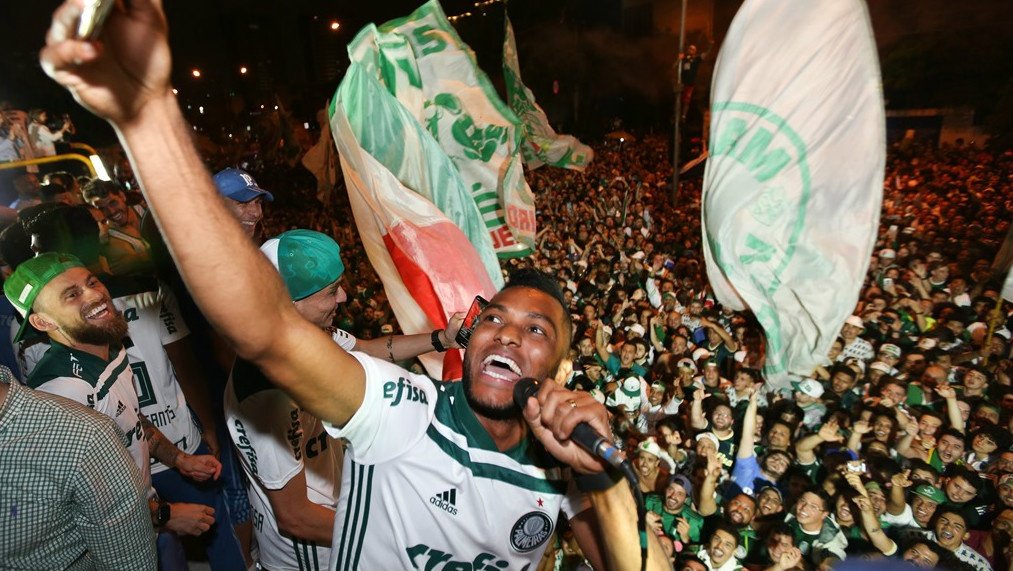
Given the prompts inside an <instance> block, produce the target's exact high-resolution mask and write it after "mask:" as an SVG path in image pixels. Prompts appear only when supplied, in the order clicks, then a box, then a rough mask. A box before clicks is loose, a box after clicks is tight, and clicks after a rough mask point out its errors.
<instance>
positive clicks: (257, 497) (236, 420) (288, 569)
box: [224, 359, 342, 571]
mask: <svg viewBox="0 0 1013 571" xmlns="http://www.w3.org/2000/svg"><path fill="white" fill-rule="evenodd" d="M224 400H225V423H226V425H227V426H228V427H229V435H230V436H231V437H232V442H233V444H234V446H235V448H236V454H237V456H238V457H239V459H240V462H241V464H242V466H243V471H244V472H245V473H246V476H247V486H246V488H247V491H248V492H249V494H248V495H249V497H250V506H251V507H252V508H253V513H254V515H253V532H254V534H255V535H256V537H257V544H258V545H259V546H260V560H259V562H260V563H262V564H263V566H264V568H266V569H271V570H272V571H303V570H307V571H316V570H319V569H327V565H328V563H329V562H330V557H331V549H330V545H317V544H316V543H313V542H308V541H305V540H300V539H298V538H294V537H291V536H287V535H284V534H282V533H281V532H280V531H279V530H278V521H277V518H276V517H275V514H274V509H273V508H272V507H271V502H270V500H269V499H268V495H267V492H268V490H280V489H281V488H283V487H285V485H286V484H288V483H289V481H290V480H291V479H292V478H293V477H295V476H297V475H298V474H299V473H304V474H305V476H306V497H307V499H309V501H311V502H313V503H315V504H319V505H322V506H326V507H328V508H330V509H334V506H335V503H337V489H336V486H337V484H338V477H339V473H340V462H341V447H342V443H341V442H340V441H338V440H335V439H333V438H331V437H330V436H329V435H328V434H327V433H326V432H325V431H324V426H323V423H322V422H321V421H320V420H319V419H318V418H316V417H315V416H313V415H312V414H310V413H308V412H306V411H305V410H303V409H302V408H301V407H300V406H299V405H298V404H296V403H295V401H293V400H292V399H291V397H289V396H288V395H287V394H285V393H284V392H282V391H281V390H280V389H278V388H277V387H275V386H274V385H273V384H272V383H271V382H270V381H269V380H268V379H267V378H266V377H264V375H263V373H261V372H260V369H258V368H257V367H256V365H253V364H251V363H249V362H247V361H243V360H242V359H237V360H236V364H235V365H234V366H233V367H232V374H231V375H230V377H229V382H228V385H226V387H225V398H224Z"/></svg>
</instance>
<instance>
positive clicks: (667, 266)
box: [662, 260, 675, 271]
mask: <svg viewBox="0 0 1013 571" xmlns="http://www.w3.org/2000/svg"><path fill="white" fill-rule="evenodd" d="M662 265H663V266H664V267H665V269H666V270H668V271H672V270H674V269H675V262H674V261H672V260H665V263H664V264H662Z"/></svg>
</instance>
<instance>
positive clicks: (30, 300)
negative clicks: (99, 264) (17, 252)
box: [4, 252, 84, 343]
mask: <svg viewBox="0 0 1013 571" xmlns="http://www.w3.org/2000/svg"><path fill="white" fill-rule="evenodd" d="M83 267H84V264H82V263H81V260H78V259H77V258H76V257H74V256H71V255H70V254H61V253H58V252H47V253H45V254H39V255H38V256H36V257H34V258H31V259H29V260H26V261H24V262H22V263H21V264H20V265H19V266H18V267H17V269H15V270H14V273H12V274H11V275H10V277H9V278H7V280H6V281H5V282H4V295H6V296H7V299H8V300H10V302H11V305H13V306H14V309H16V310H18V313H20V314H21V317H23V318H24V321H23V322H22V323H21V327H20V328H19V329H18V334H17V335H15V336H14V342H15V343H16V342H18V341H21V339H22V337H24V335H25V333H26V331H28V330H29V329H34V328H32V326H31V325H29V324H28V316H29V315H30V314H31V313H32V305H34V304H35V298H37V297H39V292H41V291H42V288H44V287H46V284H48V283H49V282H51V281H53V278H55V277H56V276H58V275H60V274H62V273H63V272H65V271H67V270H69V269H71V268H83Z"/></svg>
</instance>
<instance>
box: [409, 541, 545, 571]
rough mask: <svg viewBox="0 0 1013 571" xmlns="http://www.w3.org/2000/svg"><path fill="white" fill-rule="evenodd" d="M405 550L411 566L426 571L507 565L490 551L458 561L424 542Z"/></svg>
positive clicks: (477, 570) (497, 569)
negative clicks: (468, 559)
mask: <svg viewBox="0 0 1013 571" xmlns="http://www.w3.org/2000/svg"><path fill="white" fill-rule="evenodd" d="M405 551H406V552H407V553H408V558H409V559H410V560H411V562H412V567H414V568H415V569H425V570H427V571H450V570H453V571H501V570H502V569H506V568H507V566H508V565H509V563H508V562H506V561H504V560H502V559H500V558H499V557H496V556H495V555H493V554H492V553H485V552H482V553H479V554H478V556H477V557H475V558H474V559H472V560H471V561H460V560H457V559H455V557H456V556H455V555H454V554H453V553H447V552H446V551H440V550H439V549H435V548H432V547H429V546H428V545H426V544H424V543H420V544H418V545H416V546H414V547H409V548H408V549H406V550H405ZM527 568H528V566H527V565H525V566H524V567H523V568H522V569H521V571H525V570H526V569H527Z"/></svg>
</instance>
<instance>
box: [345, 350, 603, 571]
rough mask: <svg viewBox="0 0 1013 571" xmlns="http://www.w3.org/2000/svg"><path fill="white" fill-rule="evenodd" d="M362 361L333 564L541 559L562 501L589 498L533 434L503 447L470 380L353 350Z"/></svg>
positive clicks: (512, 564) (452, 564)
mask: <svg viewBox="0 0 1013 571" xmlns="http://www.w3.org/2000/svg"><path fill="white" fill-rule="evenodd" d="M352 355H353V356H354V357H355V358H357V359H358V360H359V361H360V362H361V363H362V366H363V368H364V369H365V374H366V388H365V395H364V397H363V402H362V405H361V406H360V407H359V410H358V411H357V412H356V413H355V415H353V416H352V418H351V419H350V420H349V421H348V423H347V424H346V425H345V426H344V427H343V428H337V427H335V426H332V425H329V424H327V425H326V426H327V430H328V432H330V433H331V434H332V435H333V436H335V437H339V438H343V439H345V440H346V441H347V443H348V448H347V450H346V451H345V461H344V468H343V473H342V481H341V497H340V499H339V500H338V511H337V519H336V520H335V525H334V542H333V544H332V546H331V547H332V557H331V561H332V563H331V569H335V570H339V571H346V570H353V569H426V570H429V571H449V570H451V569H472V570H475V571H479V570H488V571H498V570H502V569H515V570H519V569H535V568H536V567H537V565H538V562H539V560H540V559H541V556H542V552H543V551H544V550H545V547H546V544H547V542H548V540H549V538H550V537H552V534H553V531H554V529H555V525H556V517H557V515H558V514H559V511H560V509H561V508H562V509H563V511H564V512H566V513H567V514H568V515H572V514H575V513H578V512H579V511H581V509H582V508H583V507H585V505H584V498H583V496H582V495H580V494H579V493H578V492H577V491H576V488H575V487H574V486H573V484H572V482H571V481H570V478H569V469H568V468H566V467H565V466H562V465H560V463H559V462H558V461H556V460H555V459H554V458H552V457H551V456H550V455H549V454H548V453H547V452H546V451H545V450H544V448H543V447H542V446H541V445H540V444H539V443H537V442H536V441H534V440H531V439H527V438H526V439H524V440H522V441H521V442H520V443H519V444H518V445H517V446H515V447H514V448H512V449H510V450H508V451H506V452H500V451H499V450H497V448H496V446H495V443H494V442H493V440H492V438H491V437H490V436H489V434H488V433H487V432H486V431H485V429H484V428H483V427H482V425H481V424H480V423H479V422H478V419H477V418H476V417H475V414H474V413H473V412H472V410H471V407H470V406H469V405H468V403H467V401H466V400H465V396H464V390H463V386H462V384H461V383H437V382H434V381H432V380H431V379H429V378H428V377H425V376H423V375H416V374H412V373H410V372H408V371H406V370H404V369H402V368H401V367H398V366H397V365H393V364H391V363H388V362H386V361H382V360H379V359H374V358H372V357H369V356H367V355H364V354H362V353H357V352H356V353H352Z"/></svg>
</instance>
